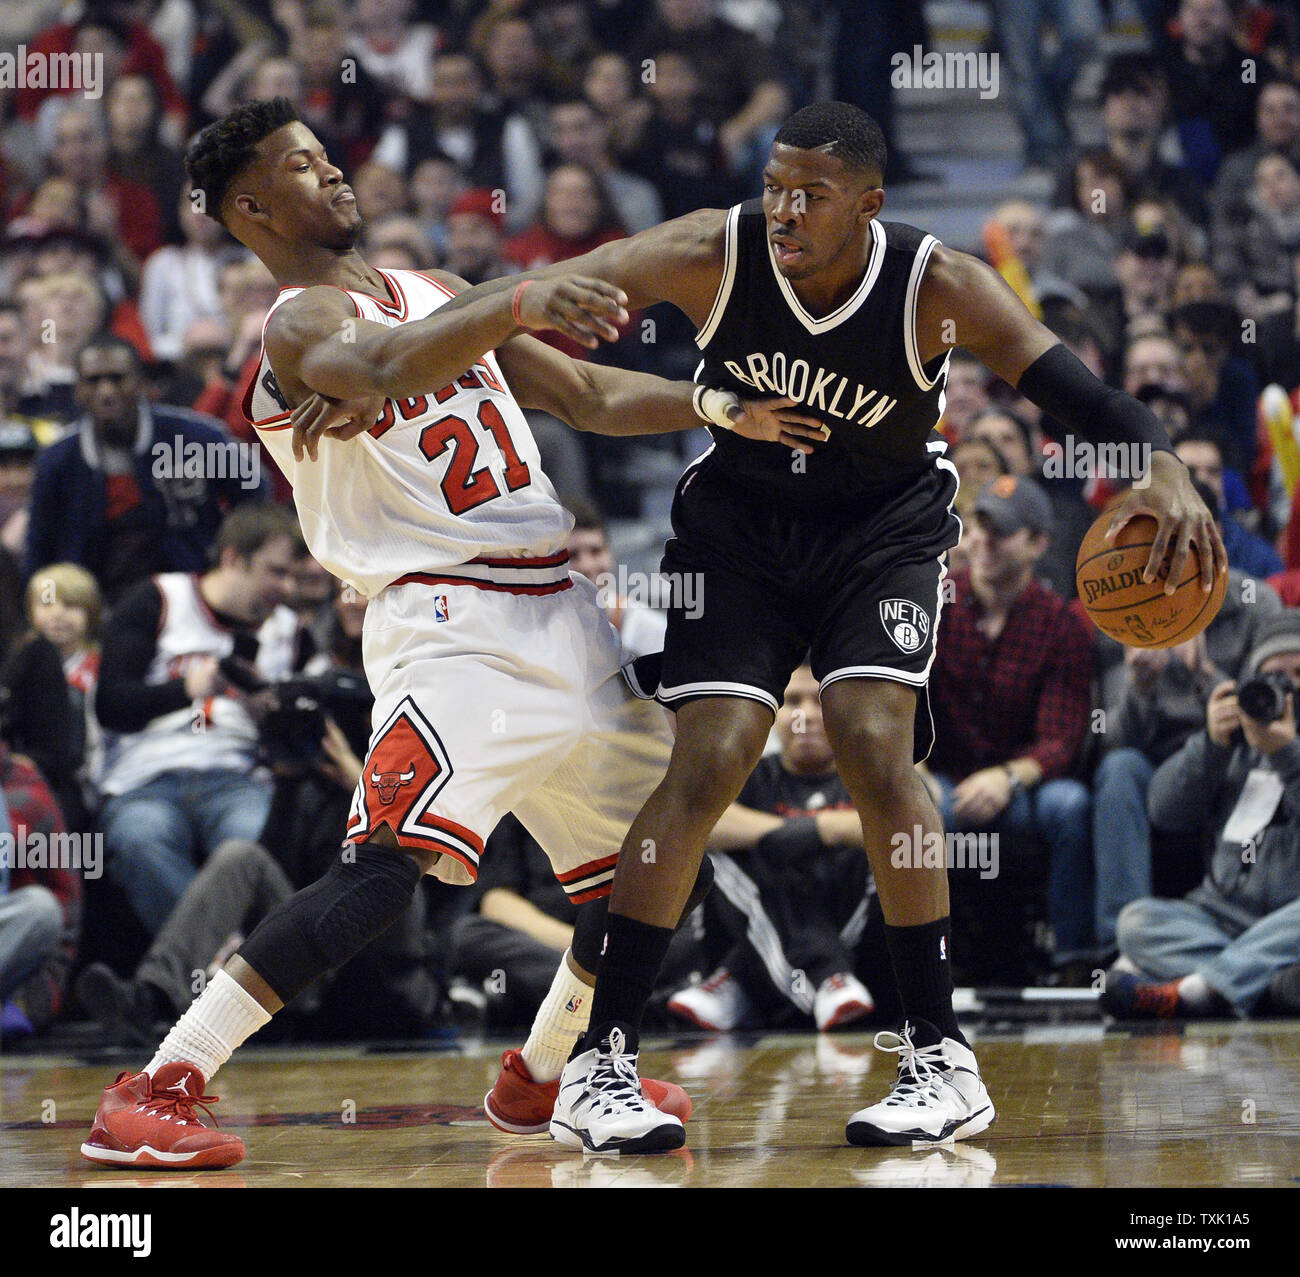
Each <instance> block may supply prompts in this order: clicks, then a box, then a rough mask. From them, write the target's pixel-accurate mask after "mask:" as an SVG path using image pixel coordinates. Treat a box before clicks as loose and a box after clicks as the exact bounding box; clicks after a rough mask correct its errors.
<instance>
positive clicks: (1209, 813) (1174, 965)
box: [1101, 608, 1300, 1019]
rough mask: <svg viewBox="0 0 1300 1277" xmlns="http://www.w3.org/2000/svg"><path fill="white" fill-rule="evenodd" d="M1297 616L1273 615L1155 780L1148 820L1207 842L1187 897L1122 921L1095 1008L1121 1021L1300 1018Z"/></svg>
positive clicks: (1135, 910)
mask: <svg viewBox="0 0 1300 1277" xmlns="http://www.w3.org/2000/svg"><path fill="white" fill-rule="evenodd" d="M1298 689H1300V610H1297V609H1295V608H1288V609H1287V610H1285V611H1284V612H1281V613H1279V614H1278V615H1277V616H1274V617H1272V618H1270V619H1269V620H1268V621H1267V622H1266V623H1265V624H1264V625H1263V626H1262V627H1261V628H1260V631H1259V641H1258V643H1257V644H1256V646H1255V648H1254V649H1253V650H1252V652H1251V654H1250V659H1249V660H1248V661H1247V663H1246V667H1245V671H1244V677H1243V678H1242V680H1241V681H1240V682H1239V683H1238V682H1233V681H1228V682H1223V683H1220V684H1219V685H1218V686H1217V687H1215V689H1214V690H1213V692H1211V694H1210V700H1209V704H1208V706H1207V708H1206V713H1205V730H1204V731H1200V732H1197V733H1196V735H1194V736H1192V737H1191V738H1190V739H1189V740H1188V741H1187V742H1186V744H1184V745H1183V747H1182V748H1181V749H1180V750H1179V751H1178V752H1177V753H1176V754H1174V755H1172V756H1171V757H1170V758H1168V759H1166V761H1165V762H1164V763H1162V764H1161V766H1160V767H1159V768H1158V769H1157V770H1156V773H1155V775H1154V776H1153V777H1152V779H1151V789H1150V796H1149V803H1150V814H1151V820H1152V823H1153V824H1154V825H1156V826H1157V827H1159V828H1162V829H1169V830H1174V831H1186V832H1197V831H1205V832H1207V833H1209V834H1211V835H1212V836H1213V839H1214V843H1213V850H1212V852H1211V855H1210V862H1209V871H1208V873H1207V874H1206V876H1205V879H1204V880H1203V881H1202V882H1201V884H1200V885H1199V886H1198V887H1197V888H1196V889H1195V890H1194V891H1192V892H1191V893H1190V894H1189V895H1188V896H1186V897H1185V898H1184V899H1182V900H1157V899H1154V898H1152V897H1146V898H1144V899H1141V900H1135V901H1133V902H1132V903H1131V904H1129V905H1127V906H1126V907H1125V908H1124V909H1123V911H1122V912H1121V913H1120V915H1119V924H1118V937H1119V949H1120V957H1119V959H1118V961H1117V962H1116V963H1115V964H1114V966H1112V967H1111V969H1110V971H1108V972H1107V974H1106V987H1105V989H1104V991H1103V993H1102V996H1101V1005H1102V1007H1103V1008H1104V1009H1105V1010H1106V1011H1108V1012H1110V1014H1111V1015H1113V1016H1116V1017H1117V1018H1121V1019H1129V1018H1147V1017H1156V1018H1161V1019H1168V1018H1172V1017H1173V1016H1195V1015H1202V1016H1206V1015H1226V1014H1232V1013H1236V1014H1239V1015H1251V1014H1254V1013H1256V1012H1258V1011H1260V1010H1261V1009H1264V1008H1268V1009H1271V1010H1274V1011H1296V1010H1300V999H1297V996H1296V992H1297V977H1296V972H1297V967H1298V965H1300V741H1298V740H1297V732H1296V701H1297V699H1298V698H1297V694H1296V693H1297V690H1298Z"/></svg>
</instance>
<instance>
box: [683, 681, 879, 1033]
mask: <svg viewBox="0 0 1300 1277" xmlns="http://www.w3.org/2000/svg"><path fill="white" fill-rule="evenodd" d="M776 735H777V738H778V740H779V741H780V743H781V748H780V752H779V753H773V754H767V755H765V756H764V757H763V758H762V759H760V760H759V764H758V766H757V767H756V768H755V769H754V773H753V775H752V776H750V778H749V780H748V781H746V782H745V787H744V789H743V790H741V792H740V796H739V797H738V798H737V799H736V801H735V802H734V803H733V804H732V805H731V806H730V807H729V808H728V809H727V810H726V811H725V812H724V813H723V815H722V819H721V820H719V821H718V823H717V825H716V826H715V827H714V830H713V833H712V834H710V835H709V843H708V850H709V854H710V858H711V860H712V861H713V869H714V889H713V891H712V892H711V893H710V895H709V897H708V898H707V899H706V901H705V903H704V945H705V952H706V954H707V956H708V958H709V960H710V963H711V964H712V965H713V966H714V968H715V969H714V971H713V974H712V975H711V976H710V977H709V978H708V979H707V980H705V981H704V982H703V983H701V984H695V985H691V986H689V987H687V988H685V989H682V990H680V991H679V992H678V993H676V994H674V995H673V997H671V998H670V999H669V1000H668V1011H669V1013H670V1014H672V1015H675V1016H677V1017H678V1018H679V1019H684V1020H689V1021H690V1022H691V1023H693V1024H696V1025H698V1026H699V1027H700V1028H703V1029H708V1030H711V1031H713V1032H726V1031H727V1030H729V1029H734V1028H738V1027H741V1026H742V1025H745V1024H749V1025H753V1026H763V1025H767V1024H770V1023H772V1021H773V1020H774V1019H776V1018H778V1017H779V1016H780V1015H781V1014H782V1013H783V1012H787V1013H788V1012H791V1011H792V1010H793V1012H795V1013H797V1014H798V1015H799V1016H800V1017H801V1018H807V1017H809V1016H811V1017H812V1019H813V1020H814V1022H815V1023H816V1025H817V1028H818V1029H819V1030H821V1031H828V1030H830V1029H834V1028H839V1027H840V1026H842V1025H847V1024H850V1023H852V1022H854V1021H857V1020H860V1019H862V1018H863V1017H865V1016H869V1015H871V1014H872V1012H873V1011H874V1010H875V1009H876V1004H875V999H874V998H873V996H872V994H871V993H870V991H869V989H868V986H867V985H866V984H864V983H863V977H866V976H867V975H868V971H869V969H870V968H871V958H872V957H873V956H878V955H879V953H880V951H881V942H882V941H883V938H884V922H883V916H880V917H877V918H876V919H875V921H874V925H873V927H872V929H873V931H875V932H876V935H875V936H874V937H873V939H874V940H875V947H874V955H873V952H872V950H871V948H870V947H869V946H868V945H867V944H866V943H864V942H865V940H866V938H867V928H868V926H869V925H872V924H870V923H869V922H868V918H869V911H870V910H871V906H872V902H873V900H874V897H875V888H874V885H873V884H872V881H871V871H870V870H869V868H868V867H867V861H866V856H865V855H864V854H863V850H862V823H861V821H860V820H859V818H858V813H857V811H856V810H855V808H854V806H853V801H852V799H850V797H849V794H848V791H847V790H846V789H845V788H844V785H843V782H842V781H841V780H840V778H839V776H838V775H837V774H836V771H835V759H834V757H833V755H832V753H831V749H830V745H829V743H828V742H827V739H826V733H825V730H824V728H823V725H822V715H821V701H820V700H819V698H818V692H817V680H816V679H815V678H814V677H813V673H812V670H811V669H809V668H808V666H807V665H801V666H800V667H799V668H798V669H797V670H796V671H795V672H794V674H793V676H792V677H791V679H790V684H789V686H788V687H787V688H786V691H785V702H784V704H783V705H782V707H781V709H780V710H778V712H777V716H776ZM874 912H875V913H876V914H879V906H878V905H876V906H875V909H874ZM706 969H707V968H706ZM886 970H887V968H886ZM870 978H871V979H872V980H874V981H875V984H876V987H878V988H880V987H882V986H887V987H886V988H885V989H884V992H885V993H887V994H888V995H889V998H890V1004H891V1005H892V1003H893V1001H894V996H895V995H894V994H893V990H892V980H891V979H890V978H889V977H888V975H886V974H883V973H882V970H881V966H880V964H879V962H878V961H877V962H876V964H875V966H874V969H870Z"/></svg>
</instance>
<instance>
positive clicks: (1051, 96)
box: [993, 0, 1101, 167]
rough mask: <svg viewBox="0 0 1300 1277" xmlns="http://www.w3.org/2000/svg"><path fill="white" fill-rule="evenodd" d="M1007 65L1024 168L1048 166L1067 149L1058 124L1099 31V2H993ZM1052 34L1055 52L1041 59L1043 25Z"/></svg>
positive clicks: (1044, 0) (999, 84) (1028, 0)
mask: <svg viewBox="0 0 1300 1277" xmlns="http://www.w3.org/2000/svg"><path fill="white" fill-rule="evenodd" d="M993 13H994V20H995V25H996V27H997V38H998V43H999V45H1000V46H1001V52H1002V54H1003V56H1004V57H1005V59H1006V62H1007V65H1006V67H1005V68H1000V69H999V76H998V81H999V83H998V92H999V93H1001V90H1002V84H1001V78H1002V77H1001V72H1002V70H1005V71H1006V72H1007V78H1008V79H1009V80H1010V88H1011V101H1012V107H1013V109H1014V110H1015V113H1016V119H1017V120H1018V121H1019V124H1020V130H1021V132H1022V133H1023V134H1024V138H1025V163H1026V164H1037V165H1043V166H1049V167H1050V166H1051V165H1053V164H1055V163H1056V162H1057V161H1058V160H1059V158H1060V153H1061V151H1062V150H1064V148H1065V147H1067V146H1068V145H1069V143H1070V139H1069V137H1068V136H1067V134H1066V131H1065V128H1064V126H1063V124H1062V120H1063V119H1064V118H1065V111H1066V107H1067V106H1068V105H1069V99H1070V87H1071V85H1073V83H1074V77H1075V76H1076V75H1077V74H1078V71H1079V67H1080V65H1081V64H1082V63H1083V62H1084V61H1085V60H1086V59H1087V58H1088V56H1089V55H1090V54H1091V52H1092V50H1093V48H1094V47H1095V46H1096V42H1097V36H1098V34H1099V33H1100V31H1101V10H1100V9H1099V8H1098V6H1097V0H993ZM1045 23H1050V24H1051V26H1052V27H1053V28H1055V30H1056V35H1057V46H1058V47H1057V50H1056V52H1055V53H1054V54H1053V55H1052V56H1051V57H1050V58H1047V57H1044V53H1043V32H1042V29H1041V28H1042V25H1043V24H1045Z"/></svg>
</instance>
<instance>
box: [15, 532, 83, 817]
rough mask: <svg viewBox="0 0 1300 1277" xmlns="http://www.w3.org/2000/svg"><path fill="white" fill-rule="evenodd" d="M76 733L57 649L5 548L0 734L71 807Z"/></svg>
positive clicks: (77, 757)
mask: <svg viewBox="0 0 1300 1277" xmlns="http://www.w3.org/2000/svg"><path fill="white" fill-rule="evenodd" d="M77 737H78V731H77V722H76V719H75V718H74V716H73V710H72V702H71V700H70V698H69V696H68V685H67V683H66V681H65V680H64V677H63V666H62V663H61V662H60V660H59V653H58V649H57V648H55V646H54V644H53V643H51V642H50V641H49V639H47V638H45V637H44V635H42V634H39V633H36V632H35V631H33V630H31V629H29V628H28V626H27V624H26V617H25V614H24V608H23V581H22V576H21V574H20V573H19V570H18V564H17V562H16V560H15V559H14V558H13V557H12V556H11V555H10V554H9V553H8V552H7V551H5V550H0V740H3V741H4V742H5V744H6V745H8V746H9V748H10V749H12V750H13V751H14V752H15V753H18V754H23V755H25V756H26V757H27V758H29V759H31V761H32V762H33V763H34V764H35V765H36V767H37V768H38V769H39V770H40V773H41V775H42V776H44V777H45V779H46V781H47V782H48V783H49V785H50V788H51V790H53V791H54V792H55V793H56V795H58V796H59V797H60V799H61V801H60V807H62V806H63V804H64V802H66V803H68V805H69V809H70V810H71V809H72V808H74V807H76V806H77V785H76V781H75V779H74V777H75V775H76V771H77V768H78V766H79V765H80V763H81V758H80V755H79V754H78V752H77Z"/></svg>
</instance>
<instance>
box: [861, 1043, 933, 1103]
mask: <svg viewBox="0 0 1300 1277" xmlns="http://www.w3.org/2000/svg"><path fill="white" fill-rule="evenodd" d="M875 1042H876V1048H877V1050H880V1051H892V1052H893V1053H894V1054H895V1055H897V1056H899V1057H900V1058H899V1061H898V1080H897V1081H896V1082H895V1083H894V1089H893V1090H892V1091H891V1092H890V1093H889V1095H888V1097H887V1098H886V1099H885V1100H883V1101H882V1103H884V1104H911V1105H915V1104H916V1103H918V1102H919V1103H921V1104H926V1103H927V1102H928V1103H931V1104H940V1103H942V1100H941V1099H940V1095H939V1089H938V1086H937V1083H939V1082H941V1081H942V1080H943V1077H942V1075H943V1073H944V1072H945V1071H946V1070H947V1069H948V1068H949V1064H948V1060H947V1057H946V1056H945V1055H944V1053H943V1043H942V1042H936V1043H934V1045H933V1046H920V1047H918V1046H914V1045H913V1043H912V1026H911V1025H910V1024H907V1025H904V1026H903V1032H902V1033H901V1034H900V1033H892V1032H890V1031H889V1030H888V1029H886V1030H883V1031H882V1032H880V1033H877V1034H876V1038H875ZM908 1073H910V1074H911V1075H912V1080H911V1081H910V1082H909V1081H907V1080H906V1077H905V1075H906V1074H908Z"/></svg>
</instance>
